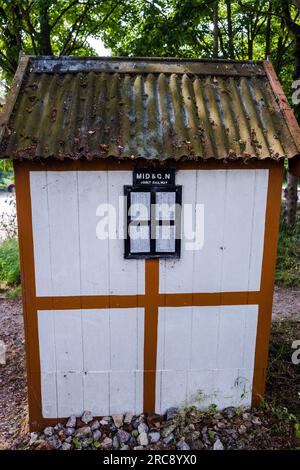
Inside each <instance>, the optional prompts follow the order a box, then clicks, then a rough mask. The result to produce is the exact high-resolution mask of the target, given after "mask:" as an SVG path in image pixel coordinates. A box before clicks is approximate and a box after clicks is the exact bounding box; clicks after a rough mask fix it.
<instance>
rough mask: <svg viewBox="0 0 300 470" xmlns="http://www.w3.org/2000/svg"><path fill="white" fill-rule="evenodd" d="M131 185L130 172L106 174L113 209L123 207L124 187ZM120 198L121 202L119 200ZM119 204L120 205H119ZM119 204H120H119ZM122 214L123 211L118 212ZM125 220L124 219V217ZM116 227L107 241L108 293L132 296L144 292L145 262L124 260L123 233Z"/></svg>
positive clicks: (109, 198) (110, 172)
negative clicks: (113, 234) (121, 234)
mask: <svg viewBox="0 0 300 470" xmlns="http://www.w3.org/2000/svg"><path fill="white" fill-rule="evenodd" d="M131 184H132V172H131V171H109V172H108V200H109V203H110V204H112V205H113V206H114V207H116V208H119V205H120V207H121V209H122V207H124V199H123V197H124V185H131ZM120 197H121V198H122V199H121V201H120V200H119V198H120ZM120 202H121V203H120ZM119 203H120V204H119ZM120 212H121V213H124V211H123V210H121V211H120ZM124 219H125V217H124ZM124 223H125V220H123V221H122V224H121V225H122V230H120V227H119V226H117V227H116V230H115V239H114V240H111V239H110V240H109V286H110V287H109V293H110V294H113V295H130V294H131V295H134V294H144V292H145V261H144V260H132V259H130V260H128V259H127V260H126V259H124V239H122V240H119V234H120V233H121V231H124Z"/></svg>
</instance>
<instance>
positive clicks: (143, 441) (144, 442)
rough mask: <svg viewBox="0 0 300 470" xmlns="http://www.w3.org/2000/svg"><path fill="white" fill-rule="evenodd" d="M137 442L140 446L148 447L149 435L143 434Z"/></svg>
mask: <svg viewBox="0 0 300 470" xmlns="http://www.w3.org/2000/svg"><path fill="white" fill-rule="evenodd" d="M137 441H138V443H139V445H140V446H147V445H148V444H149V441H148V435H147V433H146V432H142V433H141V434H140V435H139V436H138V438H137Z"/></svg>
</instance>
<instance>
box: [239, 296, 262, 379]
mask: <svg viewBox="0 0 300 470" xmlns="http://www.w3.org/2000/svg"><path fill="white" fill-rule="evenodd" d="M244 312H245V313H244V315H245V330H244V338H245V339H244V344H243V351H244V357H243V364H242V368H243V369H248V370H251V369H254V358H255V346H256V332H257V323H258V305H248V308H247V309H246V310H244Z"/></svg>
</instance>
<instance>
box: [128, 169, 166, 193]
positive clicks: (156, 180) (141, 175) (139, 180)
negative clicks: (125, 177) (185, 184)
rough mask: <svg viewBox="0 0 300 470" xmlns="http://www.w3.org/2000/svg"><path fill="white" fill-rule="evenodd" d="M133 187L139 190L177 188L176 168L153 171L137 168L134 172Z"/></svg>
mask: <svg viewBox="0 0 300 470" xmlns="http://www.w3.org/2000/svg"><path fill="white" fill-rule="evenodd" d="M133 186H134V187H139V188H147V187H148V188H150V187H152V186H156V187H157V186H163V187H172V186H175V168H163V169H153V170H152V169H149V168H136V169H134V170H133Z"/></svg>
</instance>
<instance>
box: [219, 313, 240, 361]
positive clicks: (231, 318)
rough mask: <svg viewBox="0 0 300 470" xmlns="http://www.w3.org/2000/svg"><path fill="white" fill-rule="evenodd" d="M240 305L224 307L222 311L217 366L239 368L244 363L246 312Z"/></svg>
mask: <svg viewBox="0 0 300 470" xmlns="http://www.w3.org/2000/svg"><path fill="white" fill-rule="evenodd" d="M246 308H247V306H245V307H244V308H241V307H240V306H239V305H230V306H225V307H222V309H221V312H220V324H219V341H218V357H217V368H218V369H227V368H236V369H237V368H239V367H242V365H243V357H244V354H243V349H244V330H245V314H244V309H246Z"/></svg>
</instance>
